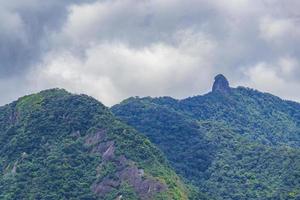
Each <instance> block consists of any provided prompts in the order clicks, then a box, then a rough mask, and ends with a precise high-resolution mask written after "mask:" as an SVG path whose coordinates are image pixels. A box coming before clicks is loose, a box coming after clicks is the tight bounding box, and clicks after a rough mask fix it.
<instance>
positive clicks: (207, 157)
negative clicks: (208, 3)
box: [112, 75, 300, 200]
mask: <svg viewBox="0 0 300 200" xmlns="http://www.w3.org/2000/svg"><path fill="white" fill-rule="evenodd" d="M112 111H113V113H114V114H115V115H116V116H118V117H119V118H120V119H122V120H123V121H124V122H125V123H127V124H129V125H131V126H133V127H134V128H136V129H137V130H139V131H140V132H141V133H143V134H144V135H146V136H147V137H148V138H149V139H150V141H151V142H153V143H154V144H156V145H157V146H158V147H159V148H160V149H161V150H162V151H163V152H164V154H165V155H166V157H167V159H168V160H169V161H170V162H171V165H172V166H173V167H174V169H175V170H176V172H177V173H178V174H180V175H182V176H183V177H185V178H186V179H187V180H189V182H190V183H193V184H194V185H196V186H198V188H199V189H200V190H201V191H202V192H204V193H206V194H208V196H210V197H211V198H215V199H220V200H221V199H270V200H271V199H272V200H273V199H299V198H300V190H299V188H300V149H299V147H300V104H299V103H296V102H292V101H286V100H282V99H280V98H278V97H276V96H273V95H271V94H268V93H262V92H259V91H257V90H253V89H249V88H244V87H238V88H231V87H230V85H229V82H228V80H227V79H226V77H225V76H223V75H218V76H216V78H215V82H214V84H213V87H212V91H211V92H209V93H208V94H205V95H200V96H194V97H189V98H186V99H182V100H177V99H174V98H171V97H159V98H151V97H144V98H140V97H132V98H129V99H127V100H124V101H123V102H122V103H120V104H119V105H115V106H113V107H112Z"/></svg>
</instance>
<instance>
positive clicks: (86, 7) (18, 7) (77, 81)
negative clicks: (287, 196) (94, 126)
mask: <svg viewBox="0 0 300 200" xmlns="http://www.w3.org/2000/svg"><path fill="white" fill-rule="evenodd" d="M299 63H300V1H299V0H284V1H283V0H98V1H96V0H63V1H62V0H9V1H7V0H0V93H1V97H0V104H1V105H3V104H5V103H9V102H10V101H12V100H15V99H16V98H18V97H20V96H22V95H25V94H29V93H32V92H37V91H39V90H43V89H47V88H53V87H59V88H65V89H67V90H69V91H71V92H76V93H85V94H88V95H91V96H93V97H95V98H97V99H99V100H100V101H102V102H103V103H104V104H106V105H108V106H110V105H113V104H115V103H118V102H120V101H121V100H123V99H125V98H127V97H130V96H167V95H168V96H173V97H176V98H184V97H187V96H192V95H198V94H204V93H206V92H208V91H209V90H210V89H211V85H212V82H213V78H214V76H215V75H216V74H218V73H223V74H224V75H225V76H226V77H227V78H228V79H229V81H230V83H231V85H232V86H238V85H243V86H247V87H252V88H256V89H258V90H261V91H266V92H271V93H273V94H275V95H278V96H280V97H282V98H285V99H292V100H296V101H300V92H299V91H300V65H299Z"/></svg>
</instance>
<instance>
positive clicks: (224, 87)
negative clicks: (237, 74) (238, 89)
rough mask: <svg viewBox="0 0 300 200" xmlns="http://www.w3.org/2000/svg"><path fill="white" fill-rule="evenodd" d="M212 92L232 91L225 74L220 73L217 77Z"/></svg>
mask: <svg viewBox="0 0 300 200" xmlns="http://www.w3.org/2000/svg"><path fill="white" fill-rule="evenodd" d="M212 92H221V93H228V92H230V87H229V82H228V80H227V79H226V77H225V76H224V75H223V74H219V75H217V76H216V77H215V82H214V85H213V88H212Z"/></svg>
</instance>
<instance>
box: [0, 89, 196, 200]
mask: <svg viewBox="0 0 300 200" xmlns="http://www.w3.org/2000/svg"><path fill="white" fill-rule="evenodd" d="M191 191H192V190H191V189H190V187H187V186H186V185H184V184H183V183H182V182H181V180H180V179H179V177H178V176H177V175H176V174H175V173H174V172H173V171H172V170H171V169H170V168H169V167H168V164H167V162H166V160H165V158H164V156H163V155H162V153H161V152H160V151H159V150H158V149H157V148H156V147H154V146H153V145H152V144H151V142H150V141H149V140H148V139H147V138H146V137H145V136H143V135H141V134H140V133H138V132H137V131H135V130H134V129H132V128H130V127H129V126H127V125H125V124H123V123H121V122H120V121H118V120H116V119H115V117H114V116H113V115H112V114H111V112H110V111H109V109H108V108H106V107H105V106H103V105H102V104H101V103H99V102H98V101H96V100H95V99H93V98H91V97H88V96H86V95H73V94H70V93H68V92H66V91H65V90H59V89H52V90H46V91H42V92H40V93H38V94H33V95H29V96H25V97H22V98H20V99H19V100H17V101H15V102H13V103H11V104H9V105H6V106H3V107H0V199H4V200H30V199H32V200H33V199H35V200H58V199H72V200H76V199H78V200H96V199H105V200H121V199H124V200H125V199H126V200H128V199H132V200H134V199H143V200H144V199H146V200H147V199H170V200H173V199H177V200H181V199H188V198H190V199H192V195H194V194H195V195H196V193H191ZM195 195H194V198H196V199H198V198H200V197H197V196H195Z"/></svg>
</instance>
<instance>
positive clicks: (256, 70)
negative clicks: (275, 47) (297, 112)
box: [243, 56, 300, 101]
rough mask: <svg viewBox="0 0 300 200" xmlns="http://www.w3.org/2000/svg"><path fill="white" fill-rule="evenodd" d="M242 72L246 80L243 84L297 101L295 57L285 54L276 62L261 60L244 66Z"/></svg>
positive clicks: (298, 85)
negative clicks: (252, 64) (250, 65)
mask: <svg viewBox="0 0 300 200" xmlns="http://www.w3.org/2000/svg"><path fill="white" fill-rule="evenodd" d="M244 74H245V76H246V78H247V79H248V80H245V82H244V83H243V84H245V85H247V86H249V87H253V88H257V89H259V90H261V91H266V92H270V93H272V94H275V95H279V96H282V97H284V98H286V99H294V100H297V101H299V100H300V97H299V95H298V94H297V93H296V92H295V91H298V90H299V89H300V80H299V78H298V76H297V77H296V76H295V75H296V74H299V63H298V61H297V60H296V59H295V58H292V57H289V56H286V57H282V58H279V60H278V61H277V62H276V63H266V62H261V63H258V64H256V65H255V66H252V67H247V68H245V71H244Z"/></svg>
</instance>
